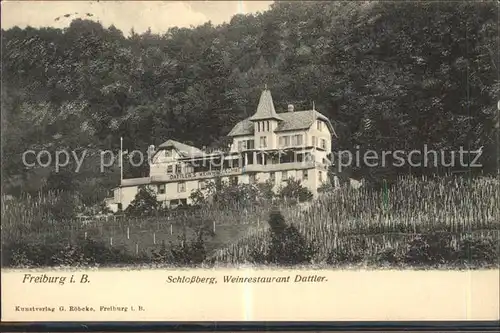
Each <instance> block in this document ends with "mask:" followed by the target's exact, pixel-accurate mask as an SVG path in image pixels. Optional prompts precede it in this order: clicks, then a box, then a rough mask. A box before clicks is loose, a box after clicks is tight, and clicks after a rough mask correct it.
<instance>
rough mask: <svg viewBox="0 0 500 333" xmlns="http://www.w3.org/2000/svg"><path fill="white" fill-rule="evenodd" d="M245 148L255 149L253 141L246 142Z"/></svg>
mask: <svg viewBox="0 0 500 333" xmlns="http://www.w3.org/2000/svg"><path fill="white" fill-rule="evenodd" d="M246 147H247V149H254V148H255V144H254V140H247V141H246Z"/></svg>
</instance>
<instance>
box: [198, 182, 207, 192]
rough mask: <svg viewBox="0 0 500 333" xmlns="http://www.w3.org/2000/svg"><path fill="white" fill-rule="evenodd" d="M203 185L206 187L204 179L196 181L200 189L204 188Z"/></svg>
mask: <svg viewBox="0 0 500 333" xmlns="http://www.w3.org/2000/svg"><path fill="white" fill-rule="evenodd" d="M205 187H206V184H205V181H204V180H200V181H199V182H198V188H199V189H200V190H204V189H205Z"/></svg>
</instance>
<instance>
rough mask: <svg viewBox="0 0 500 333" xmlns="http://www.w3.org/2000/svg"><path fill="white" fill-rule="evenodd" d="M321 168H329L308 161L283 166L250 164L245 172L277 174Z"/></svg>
mask: <svg viewBox="0 0 500 333" xmlns="http://www.w3.org/2000/svg"><path fill="white" fill-rule="evenodd" d="M312 168H320V169H322V170H327V169H328V166H327V165H325V164H322V163H318V162H314V161H308V162H292V163H281V164H266V165H262V164H249V165H247V166H245V167H244V168H243V169H244V172H275V171H285V170H304V169H312Z"/></svg>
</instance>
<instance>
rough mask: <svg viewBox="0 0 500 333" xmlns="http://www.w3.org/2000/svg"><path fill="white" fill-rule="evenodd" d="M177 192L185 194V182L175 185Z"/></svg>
mask: <svg viewBox="0 0 500 333" xmlns="http://www.w3.org/2000/svg"><path fill="white" fill-rule="evenodd" d="M177 192H179V193H181V192H186V182H179V183H177Z"/></svg>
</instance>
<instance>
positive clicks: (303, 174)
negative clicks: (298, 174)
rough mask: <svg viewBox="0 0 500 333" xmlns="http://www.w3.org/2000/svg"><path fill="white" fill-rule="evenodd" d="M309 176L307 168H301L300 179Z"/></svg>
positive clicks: (305, 178)
mask: <svg viewBox="0 0 500 333" xmlns="http://www.w3.org/2000/svg"><path fill="white" fill-rule="evenodd" d="M308 177H309V172H308V171H307V170H302V179H304V180H307V179H308Z"/></svg>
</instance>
